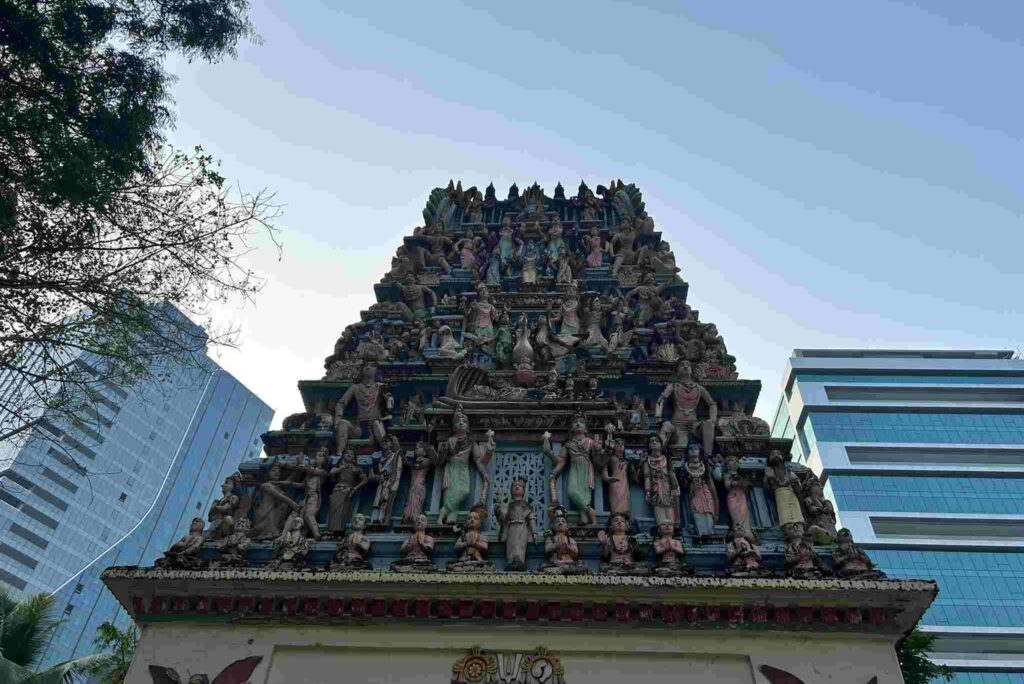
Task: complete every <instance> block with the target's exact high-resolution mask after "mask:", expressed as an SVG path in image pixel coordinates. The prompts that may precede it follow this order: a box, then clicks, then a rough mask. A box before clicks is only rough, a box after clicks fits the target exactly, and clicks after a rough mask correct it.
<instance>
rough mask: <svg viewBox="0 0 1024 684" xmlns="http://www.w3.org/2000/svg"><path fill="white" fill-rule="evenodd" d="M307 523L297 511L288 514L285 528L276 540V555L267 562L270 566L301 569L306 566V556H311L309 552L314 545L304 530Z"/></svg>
mask: <svg viewBox="0 0 1024 684" xmlns="http://www.w3.org/2000/svg"><path fill="white" fill-rule="evenodd" d="M305 524H306V523H305V520H304V517H303V515H302V514H301V513H298V512H296V513H292V514H291V515H290V516H288V520H287V521H285V524H284V530H283V531H282V532H281V535H280V536H279V537H278V538H277V539H275V540H274V552H273V553H274V555H273V557H272V559H271V560H270V562H269V563H267V567H268V568H270V569H279V568H292V569H300V568H303V567H304V566H305V564H306V558H308V557H309V552H310V551H312V549H313V545H312V544H311V543H310V540H309V538H308V537H307V536H306V534H305V531H304V530H303V527H304V526H305Z"/></svg>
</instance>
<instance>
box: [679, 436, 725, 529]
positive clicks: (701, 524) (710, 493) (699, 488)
mask: <svg viewBox="0 0 1024 684" xmlns="http://www.w3.org/2000/svg"><path fill="white" fill-rule="evenodd" d="M685 468H686V478H687V480H688V482H689V491H690V497H689V498H690V513H691V515H692V516H693V523H694V526H695V527H696V528H697V534H698V536H702V537H704V536H708V535H711V534H714V532H715V518H717V517H718V494H717V492H716V491H715V485H714V483H713V482H712V481H711V469H710V468H708V466H707V464H706V463H704V459H703V458H701V453H700V446H698V445H697V444H691V445H690V447H689V449H687V452H686V466H685Z"/></svg>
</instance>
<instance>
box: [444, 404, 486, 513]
mask: <svg viewBox="0 0 1024 684" xmlns="http://www.w3.org/2000/svg"><path fill="white" fill-rule="evenodd" d="M452 432H453V434H452V436H451V437H449V438H448V439H446V440H444V441H443V442H441V444H440V445H439V448H438V450H437V453H438V465H443V466H444V480H443V482H442V483H441V491H442V499H443V503H442V505H441V511H440V515H439V516H438V522H440V523H442V524H444V523H454V522H455V521H456V519H457V514H458V511H459V510H461V509H462V506H463V504H465V502H466V498H467V497H469V492H470V489H471V488H472V474H471V471H470V465H471V464H472V466H473V467H474V468H475V469H476V471H477V472H478V473H480V477H481V478H482V479H483V483H484V484H483V491H482V492H481V493H480V499H481V500H484V499H486V497H487V487H488V485H489V484H490V477H488V475H487V464H488V463H489V462H490V460H491V456H493V455H494V450H495V449H496V448H497V445H496V444H495V443H494V431H493V430H488V431H487V442H474V441H473V440H471V439H470V438H469V417H468V416H467V415H466V414H465V413H464V412H463V410H462V407H461V406H459V407H458V408H457V409H455V413H454V414H453V415H452Z"/></svg>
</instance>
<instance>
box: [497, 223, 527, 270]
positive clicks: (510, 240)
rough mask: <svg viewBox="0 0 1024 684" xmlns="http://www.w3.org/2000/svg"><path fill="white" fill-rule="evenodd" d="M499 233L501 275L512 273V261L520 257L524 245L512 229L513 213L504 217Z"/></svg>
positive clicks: (498, 246)
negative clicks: (518, 240) (520, 243)
mask: <svg viewBox="0 0 1024 684" xmlns="http://www.w3.org/2000/svg"><path fill="white" fill-rule="evenodd" d="M498 234H499V236H500V237H499V239H498V244H497V251H498V258H499V263H500V265H501V271H500V275H511V268H512V263H513V262H514V261H515V260H516V259H518V258H519V255H520V252H521V251H522V247H521V245H519V244H518V243H517V240H516V237H515V233H514V232H513V230H512V214H505V215H504V216H503V217H502V219H501V230H500V231H499V233H498ZM500 275H499V282H500Z"/></svg>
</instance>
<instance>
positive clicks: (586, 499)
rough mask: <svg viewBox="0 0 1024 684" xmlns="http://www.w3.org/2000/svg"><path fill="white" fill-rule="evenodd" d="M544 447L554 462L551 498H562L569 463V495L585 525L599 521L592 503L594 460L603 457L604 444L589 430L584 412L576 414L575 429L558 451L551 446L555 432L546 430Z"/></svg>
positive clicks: (545, 452) (573, 428) (543, 436)
mask: <svg viewBox="0 0 1024 684" xmlns="http://www.w3.org/2000/svg"><path fill="white" fill-rule="evenodd" d="M541 449H542V450H543V452H544V455H545V456H547V457H548V458H549V459H550V460H551V462H552V465H553V466H554V467H553V468H552V470H551V475H550V476H549V482H550V486H551V501H552V503H554V502H557V501H558V476H559V475H561V474H562V471H564V470H565V468H566V466H567V465H568V467H569V474H568V478H567V479H568V486H567V490H568V498H569V501H570V502H571V503H572V505H573V506H575V507H576V509H577V510H578V511H579V512H580V524H581V525H593V524H596V523H597V511H595V510H594V507H593V505H592V501H593V497H594V462H595V461H599V460H600V459H601V455H602V454H601V449H602V445H601V442H600V440H597V439H594V438H592V437H591V436H590V435H588V434H587V419H586V416H584V415H583V414H582V413H579V414H577V415H576V417H575V418H574V419H573V422H572V433H571V435H569V437H568V438H567V439H565V440H564V441H563V442H562V447H561V449H560V450H559V452H558V453H557V454H555V452H554V450H553V449H552V447H551V434H550V433H548V432H545V433H544V434H543V435H542V436H541Z"/></svg>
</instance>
